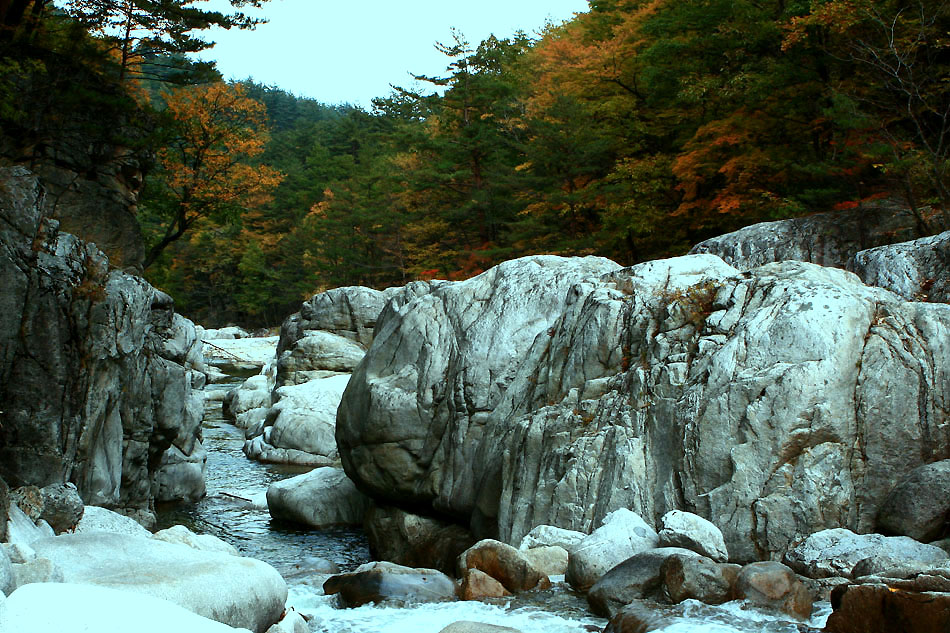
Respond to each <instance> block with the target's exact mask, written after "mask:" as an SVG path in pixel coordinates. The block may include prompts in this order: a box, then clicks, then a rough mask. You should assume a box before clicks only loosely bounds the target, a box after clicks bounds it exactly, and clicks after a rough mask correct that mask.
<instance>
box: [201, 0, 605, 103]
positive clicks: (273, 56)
mask: <svg viewBox="0 0 950 633" xmlns="http://www.w3.org/2000/svg"><path fill="white" fill-rule="evenodd" d="M217 2H220V0H212V2H211V3H210V4H209V6H211V7H215V8H219V7H218V6H217V4H216V3H217ZM224 6H225V7H226V6H228V5H227V3H226V2H225V3H224ZM587 9H588V5H587V0H479V1H477V2H476V1H472V0H469V1H467V2H452V1H451V0H403V1H402V2H399V1H392V0H390V1H387V0H361V1H359V2H354V1H349V2H348V1H347V0H342V1H341V0H332V1H331V0H270V1H269V2H267V3H266V4H265V5H264V8H263V9H262V10H261V11H257V12H252V11H249V13H252V14H254V15H257V14H260V15H263V16H264V17H266V18H267V19H268V20H269V22H268V23H267V24H262V25H261V26H258V27H257V29H256V30H254V31H238V30H232V31H224V30H212V31H209V32H207V34H205V38H206V39H211V40H214V41H216V42H217V44H216V45H215V47H214V48H212V49H211V50H209V51H206V52H205V53H203V54H202V55H201V57H202V58H204V59H214V60H216V61H217V62H218V69H219V70H220V71H221V73H222V74H223V75H224V76H225V78H226V79H245V78H247V77H251V78H253V79H254V80H255V81H257V82H259V83H263V84H267V85H274V86H277V87H279V88H282V89H284V90H287V91H288V92H292V93H294V94H296V95H298V96H304V97H313V98H314V99H317V100H319V101H322V102H324V103H329V104H338V103H352V104H356V105H362V106H364V107H366V108H369V107H370V100H371V99H372V98H373V97H384V96H388V95H389V93H390V87H389V85H390V84H396V85H400V86H403V87H412V85H413V82H412V79H411V77H410V76H409V72H412V73H415V74H418V75H442V74H443V73H444V71H445V68H446V65H447V64H448V62H449V59H448V58H447V57H446V56H445V55H443V54H441V53H439V52H438V51H436V50H435V48H434V47H433V45H434V44H435V43H436V42H451V41H452V38H451V29H452V27H455V28H456V29H458V30H459V31H460V32H461V33H462V34H463V35H464V36H465V37H466V39H467V40H468V41H469V42H470V43H471V44H472V45H476V44H478V42H480V41H482V40H483V39H485V38H486V37H488V36H489V35H490V34H495V35H496V36H497V37H500V38H505V37H510V36H511V35H513V34H514V33H515V31H517V30H519V29H521V30H524V31H525V32H527V33H528V34H529V35H530V34H534V33H535V32H536V31H537V30H538V29H540V28H541V27H542V26H543V25H544V24H545V22H547V21H552V22H555V23H560V22H562V21H564V20H567V19H570V18H571V17H573V15H574V13H576V12H582V11H586V10H587Z"/></svg>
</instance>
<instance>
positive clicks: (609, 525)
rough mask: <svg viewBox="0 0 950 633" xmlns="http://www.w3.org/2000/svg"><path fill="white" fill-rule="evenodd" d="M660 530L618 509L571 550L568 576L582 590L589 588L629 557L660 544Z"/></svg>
mask: <svg viewBox="0 0 950 633" xmlns="http://www.w3.org/2000/svg"><path fill="white" fill-rule="evenodd" d="M657 540H658V539H657V535H656V532H655V531H654V530H653V528H652V527H650V526H649V525H648V524H647V522H646V521H644V520H643V519H642V518H641V517H640V516H639V515H638V514H636V513H635V512H631V511H630V510H627V509H626V508H621V509H619V510H615V511H614V512H611V513H610V514H608V515H607V517H606V518H604V522H603V525H601V526H600V527H599V528H597V529H596V530H594V531H593V532H591V533H590V535H589V536H587V537H586V538H585V539H584V540H582V541H581V542H580V543H577V544H576V545H574V547H573V548H572V549H571V550H570V557H569V558H568V561H567V574H566V580H567V582H569V583H570V584H571V586H572V587H574V588H575V589H577V590H578V591H587V589H588V588H590V587H591V585H593V584H594V583H596V582H597V581H598V580H600V578H601V577H602V576H603V575H604V574H606V573H607V572H608V571H609V570H611V569H612V568H614V567H615V566H617V565H619V564H620V563H621V562H623V561H625V560H627V559H628V558H630V557H632V556H635V555H636V554H639V553H640V552H644V551H647V550H652V549H654V548H655V547H656V546H657Z"/></svg>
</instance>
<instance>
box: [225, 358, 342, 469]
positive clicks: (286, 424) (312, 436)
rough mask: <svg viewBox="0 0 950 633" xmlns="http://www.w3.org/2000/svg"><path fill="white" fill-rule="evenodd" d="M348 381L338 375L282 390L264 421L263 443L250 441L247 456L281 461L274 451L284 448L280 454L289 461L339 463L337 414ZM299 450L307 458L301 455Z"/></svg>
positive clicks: (277, 393) (261, 440)
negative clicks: (274, 455) (298, 453)
mask: <svg viewBox="0 0 950 633" xmlns="http://www.w3.org/2000/svg"><path fill="white" fill-rule="evenodd" d="M349 378H350V377H349V375H348V374H337V375H335V376H331V377H327V378H315V379H313V380H310V381H309V382H305V383H302V384H299V385H292V386H286V387H279V388H278V389H277V390H276V391H275V392H274V396H273V397H274V400H275V402H274V404H273V405H272V406H271V408H270V409H268V411H267V414H266V416H265V418H264V426H263V427H262V429H261V435H262V437H261V439H260V441H258V442H255V441H254V440H253V439H251V440H248V441H247V443H246V444H245V451H244V452H245V454H247V455H248V456H249V457H252V458H257V459H261V460H262V461H282V460H279V459H274V457H273V456H272V455H273V454H274V453H275V451H274V450H273V449H285V450H284V451H281V452H279V453H277V454H278V455H281V456H282V457H283V458H284V459H286V460H288V461H304V462H305V463H315V462H316V463H320V464H321V465H327V464H330V463H333V462H334V461H336V460H337V459H338V457H339V453H338V452H337V446H336V436H335V433H336V412H337V408H338V407H339V406H340V399H341V398H342V397H343V391H344V390H345V389H346V384H347V382H348V381H349ZM298 451H299V452H302V453H306V454H307V455H299V456H298V455H297V452H298ZM310 456H313V457H316V458H319V459H316V460H315V459H313V458H312V457H310Z"/></svg>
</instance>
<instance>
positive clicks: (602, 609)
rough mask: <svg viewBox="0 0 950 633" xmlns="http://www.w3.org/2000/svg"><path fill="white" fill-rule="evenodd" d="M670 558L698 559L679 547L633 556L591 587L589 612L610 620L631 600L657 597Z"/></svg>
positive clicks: (662, 548)
mask: <svg viewBox="0 0 950 633" xmlns="http://www.w3.org/2000/svg"><path fill="white" fill-rule="evenodd" d="M671 556H687V557H695V558H699V554H697V553H696V552H692V551H690V550H687V549H683V548H681V547H659V548H656V549H650V550H646V551H643V552H640V553H638V554H634V555H633V556H631V557H630V558H628V559H627V560H625V561H623V562H622V563H620V564H619V565H616V566H614V567H613V568H611V569H610V570H609V571H608V572H607V573H606V574H604V575H603V576H601V577H600V578H599V579H598V580H597V582H595V583H594V584H593V586H592V587H591V588H590V591H588V592H587V602H588V604H590V608H591V610H592V611H593V612H594V613H596V614H597V615H600V616H603V617H605V618H611V617H613V616H614V615H616V614H617V612H619V611H620V609H622V608H623V607H624V606H625V605H628V604H630V603H631V602H633V601H634V600H637V599H640V598H655V597H657V596H658V595H659V593H660V590H661V585H662V574H661V573H660V572H661V569H662V568H663V564H664V563H665V562H666V560H667V559H668V558H670V557H671Z"/></svg>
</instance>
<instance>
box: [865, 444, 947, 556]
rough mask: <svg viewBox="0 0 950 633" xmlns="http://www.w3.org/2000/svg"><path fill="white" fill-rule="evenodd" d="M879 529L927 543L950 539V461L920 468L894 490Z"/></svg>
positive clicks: (880, 518)
mask: <svg viewBox="0 0 950 633" xmlns="http://www.w3.org/2000/svg"><path fill="white" fill-rule="evenodd" d="M877 527H878V528H879V529H880V530H881V531H882V532H886V533H888V534H899V535H904V536H909V537H911V538H912V539H915V540H918V541H922V542H924V543H929V542H930V541H936V540H938V539H941V538H946V537H947V536H950V459H945V460H943V461H939V462H934V463H932V464H926V465H924V466H920V467H919V468H916V469H914V470H913V471H911V472H910V473H909V474H908V475H907V476H906V477H905V478H904V479H903V480H902V481H900V482H899V483H898V484H897V485H896V486H894V489H893V490H891V492H890V494H888V495H887V499H885V500H884V504H883V505H882V506H881V509H880V511H879V512H878V517H877Z"/></svg>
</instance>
